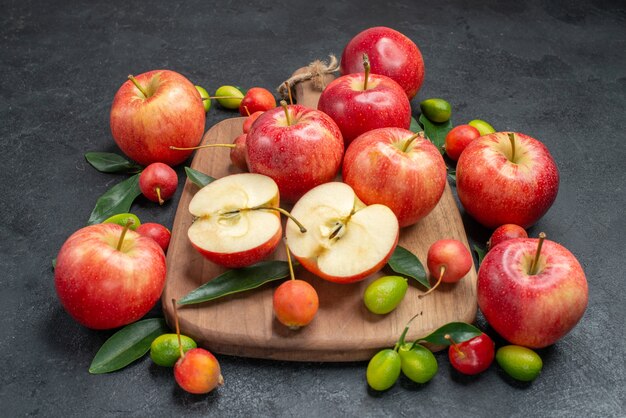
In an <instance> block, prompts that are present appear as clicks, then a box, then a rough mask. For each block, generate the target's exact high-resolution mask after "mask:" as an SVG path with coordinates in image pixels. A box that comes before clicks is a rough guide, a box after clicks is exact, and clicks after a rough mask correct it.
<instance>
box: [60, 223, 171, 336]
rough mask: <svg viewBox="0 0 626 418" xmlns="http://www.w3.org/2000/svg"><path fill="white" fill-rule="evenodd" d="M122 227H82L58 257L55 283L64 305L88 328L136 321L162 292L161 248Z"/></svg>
mask: <svg viewBox="0 0 626 418" xmlns="http://www.w3.org/2000/svg"><path fill="white" fill-rule="evenodd" d="M123 231H125V228H124V227H122V226H120V225H117V224H112V223H103V224H97V225H91V226H87V227H84V228H82V229H79V230H78V231H76V232H75V233H74V234H72V235H71V236H70V237H69V238H68V239H67V241H65V243H64V244H63V246H62V247H61V251H60V252H59V255H58V257H57V264H56V268H55V270H54V283H55V286H56V291H57V294H58V296H59V299H60V300H61V304H62V305H63V307H64V308H65V310H66V311H67V312H68V313H69V314H70V315H71V316H72V317H73V318H74V319H76V320H77V321H78V322H80V323H81V324H83V325H84V326H86V327H89V328H94V329H110V328H117V327H121V326H123V325H127V324H130V323H131V322H135V321H137V320H138V319H140V318H141V317H142V316H144V315H145V314H146V313H148V311H149V310H150V309H151V308H152V307H153V306H154V304H155V303H156V301H157V300H158V299H159V297H160V296H161V292H162V290H163V286H164V284H165V255H164V254H163V250H162V249H161V247H159V245H158V244H157V243H156V242H155V241H154V240H153V239H151V238H148V237H144V236H142V235H140V234H138V233H137V232H135V231H132V230H126V231H125V232H123ZM120 240H122V244H121V246H120V245H119V243H120ZM118 247H119V249H118Z"/></svg>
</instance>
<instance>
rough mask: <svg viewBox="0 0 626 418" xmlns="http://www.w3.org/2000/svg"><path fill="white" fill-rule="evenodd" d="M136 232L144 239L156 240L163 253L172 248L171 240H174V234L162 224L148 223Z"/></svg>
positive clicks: (140, 226)
mask: <svg viewBox="0 0 626 418" xmlns="http://www.w3.org/2000/svg"><path fill="white" fill-rule="evenodd" d="M136 231H137V232H138V233H139V234H141V235H143V236H144V237H150V238H152V239H153V240H155V241H156V243H157V244H159V247H161V248H162V249H163V252H167V248H168V247H169V246H170V239H171V238H172V233H171V232H170V230H169V229H167V228H166V227H164V226H163V225H161V224H157V223H154V222H148V223H145V224H141V225H139V226H138V227H137V229H136Z"/></svg>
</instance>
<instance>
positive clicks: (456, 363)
mask: <svg viewBox="0 0 626 418" xmlns="http://www.w3.org/2000/svg"><path fill="white" fill-rule="evenodd" d="M444 337H445V338H446V339H447V340H448V341H450V343H451V345H450V348H449V349H448V358H449V359H450V364H452V367H454V368H455V369H456V370H458V371H459V372H461V373H463V374H468V375H475V374H478V373H481V372H484V371H485V370H487V369H488V368H489V366H491V363H493V359H494V357H495V355H496V349H495V344H494V342H493V340H492V339H491V338H490V337H489V336H488V335H487V334H485V333H483V334H481V335H479V336H478V337H474V338H472V339H471V340H468V341H464V342H462V343H458V344H457V343H456V342H455V341H454V340H453V339H452V337H450V335H445V336H444Z"/></svg>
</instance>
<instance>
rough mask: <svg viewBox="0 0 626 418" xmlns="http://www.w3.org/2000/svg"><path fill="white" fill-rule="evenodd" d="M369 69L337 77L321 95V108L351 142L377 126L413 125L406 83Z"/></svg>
mask: <svg viewBox="0 0 626 418" xmlns="http://www.w3.org/2000/svg"><path fill="white" fill-rule="evenodd" d="M363 65H365V72H359V73H354V74H348V75H344V76H341V77H339V78H337V79H335V80H333V81H332V82H331V83H330V84H329V85H328V86H326V88H325V89H324V91H322V94H321V95H320V99H319V102H318V104H317V109H318V110H321V111H322V112H324V113H326V114H327V115H328V116H330V117H331V118H332V119H333V120H334V121H335V122H336V123H337V125H338V126H339V129H340V130H341V134H342V135H343V140H344V142H345V144H346V146H347V145H349V144H350V143H351V142H352V140H354V139H355V138H356V137H358V136H359V135H361V134H363V133H365V132H368V131H371V130H373V129H378V128H385V127H396V128H404V129H408V128H409V126H410V125H411V104H410V103H409V100H408V99H407V97H406V94H404V90H402V87H400V85H398V83H396V82H395V81H393V80H392V79H391V78H389V77H386V76H384V75H379V74H370V69H369V62H368V61H367V59H365V62H364V64H362V66H361V70H363Z"/></svg>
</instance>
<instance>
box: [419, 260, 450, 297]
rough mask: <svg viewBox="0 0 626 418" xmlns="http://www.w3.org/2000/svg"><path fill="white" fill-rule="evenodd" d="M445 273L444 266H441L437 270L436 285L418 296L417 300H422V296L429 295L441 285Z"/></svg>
mask: <svg viewBox="0 0 626 418" xmlns="http://www.w3.org/2000/svg"><path fill="white" fill-rule="evenodd" d="M445 273H446V266H441V268H440V269H439V278H438V279H437V283H435V285H434V286H433V287H431V288H430V289H428V291H427V292H426V293H423V294H421V295H419V296H418V298H419V299H421V298H423V297H424V296H426V295H428V294H429V293H431V292H433V291H434V290H435V289H436V288H437V287H439V285H440V284H441V280H442V279H443V275H444V274H445Z"/></svg>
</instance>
